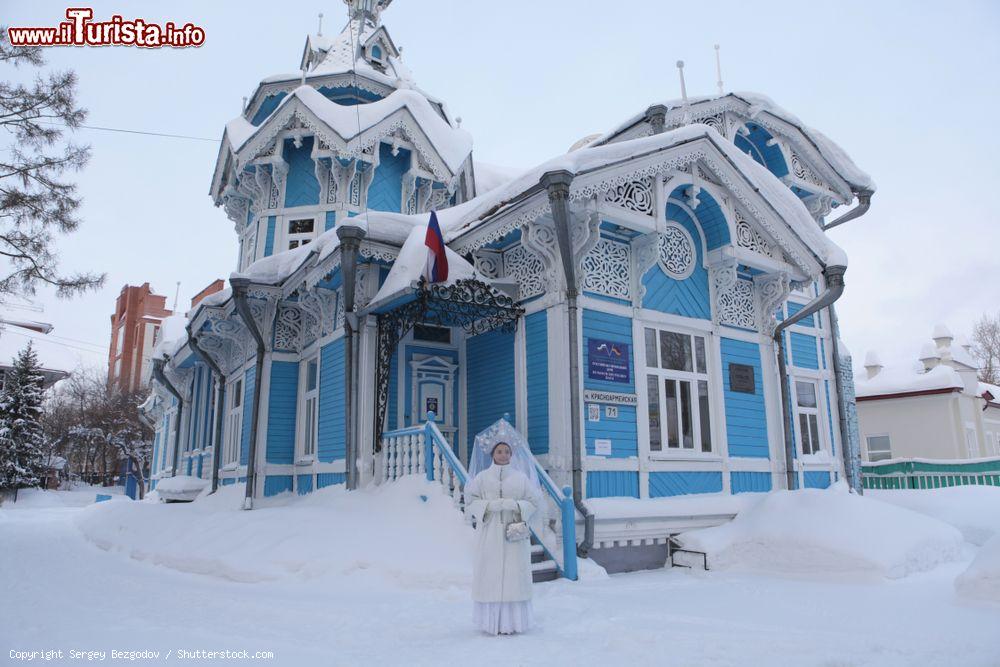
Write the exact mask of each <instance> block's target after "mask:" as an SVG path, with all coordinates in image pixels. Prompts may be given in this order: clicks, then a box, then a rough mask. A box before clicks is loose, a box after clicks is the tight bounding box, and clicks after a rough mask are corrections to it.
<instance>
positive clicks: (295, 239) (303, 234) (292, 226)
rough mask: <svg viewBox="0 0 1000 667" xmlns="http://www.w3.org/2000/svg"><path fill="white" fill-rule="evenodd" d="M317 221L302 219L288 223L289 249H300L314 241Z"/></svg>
mask: <svg viewBox="0 0 1000 667" xmlns="http://www.w3.org/2000/svg"><path fill="white" fill-rule="evenodd" d="M315 227H316V221H315V220H314V219H313V218H300V219H297V220H289V221H288V249H289V250H291V249H292V248H298V247H299V246H304V245H305V244H307V243H309V242H310V241H312V237H313V230H314V229H315Z"/></svg>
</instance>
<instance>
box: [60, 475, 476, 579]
mask: <svg viewBox="0 0 1000 667" xmlns="http://www.w3.org/2000/svg"><path fill="white" fill-rule="evenodd" d="M244 494H245V486H244V485H233V486H226V487H223V488H222V489H220V490H219V492H218V493H216V494H214V495H203V496H201V497H199V498H198V499H197V500H195V501H194V502H192V503H187V504H164V503H147V502H144V503H101V504H98V505H94V506H93V507H88V508H86V509H85V510H83V511H82V512H81V513H80V516H79V517H78V518H77V525H78V527H79V528H80V530H81V531H82V532H83V534H84V535H85V536H86V537H87V538H88V539H89V540H91V541H92V542H94V543H95V544H97V545H98V546H100V547H101V548H103V549H107V550H112V551H119V552H122V553H125V554H128V555H129V556H131V557H132V558H136V559H140V560H147V561H151V562H154V563H157V564H161V565H164V566H167V567H170V568H174V569H177V570H182V571H186V572H194V573H200V574H206V575H211V576H215V577H221V578H225V579H230V580H234V581H242V582H255V581H265V580H275V579H280V578H283V577H290V576H294V577H304V578H315V577H324V576H344V575H351V576H355V575H358V574H374V575H376V576H381V577H384V578H388V579H390V580H393V581H394V582H395V583H396V584H397V585H399V586H402V587H430V588H447V587H449V586H454V585H457V586H467V585H468V584H469V583H470V582H471V579H472V549H473V541H472V540H473V530H472V528H471V527H470V526H469V525H467V524H466V523H465V522H464V520H463V517H462V515H461V514H460V513H459V512H458V511H456V510H455V509H454V508H453V507H452V505H451V499H450V498H448V497H446V496H445V495H444V494H443V493H442V492H441V490H440V486H439V485H437V484H434V483H429V482H427V480H426V479H424V478H423V477H420V476H410V477H407V478H404V479H402V480H400V481H398V482H396V483H394V484H388V485H385V486H381V487H373V488H370V489H364V490H360V491H355V492H351V493H348V492H346V491H345V490H344V488H343V486H333V487H328V488H326V489H320V490H318V491H316V492H314V493H311V494H309V495H306V496H301V497H296V496H293V495H292V494H290V493H286V494H282V495H281V496H276V497H274V498H269V499H265V500H258V501H257V505H256V509H254V510H252V511H244V510H242V509H240V508H241V507H242V504H243V498H244ZM421 495H423V496H426V497H427V501H426V502H424V501H422V500H421Z"/></svg>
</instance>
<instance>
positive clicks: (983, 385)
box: [979, 382, 1000, 403]
mask: <svg viewBox="0 0 1000 667" xmlns="http://www.w3.org/2000/svg"><path fill="white" fill-rule="evenodd" d="M987 392H989V393H990V395H992V396H993V398H991V399H990V403H1000V387H998V386H997V385H995V384H990V383H989V382H980V383H979V395H980V396H982V395H983V394H985V393H987Z"/></svg>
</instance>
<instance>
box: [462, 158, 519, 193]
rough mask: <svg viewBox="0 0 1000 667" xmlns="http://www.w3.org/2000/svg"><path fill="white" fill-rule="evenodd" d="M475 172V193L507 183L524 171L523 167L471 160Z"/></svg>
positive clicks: (487, 190)
mask: <svg viewBox="0 0 1000 667" xmlns="http://www.w3.org/2000/svg"><path fill="white" fill-rule="evenodd" d="M473 167H474V170H475V172H476V194H483V193H485V192H489V191H490V190H493V189H495V188H498V187H500V186H501V185H504V184H505V183H509V182H510V181H512V180H514V179H515V178H517V177H518V176H520V175H521V173H522V172H523V171H524V170H523V169H512V168H510V167H501V166H499V165H495V164H490V163H489V162H480V161H479V160H474V161H473Z"/></svg>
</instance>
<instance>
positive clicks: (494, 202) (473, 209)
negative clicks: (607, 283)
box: [438, 123, 847, 266]
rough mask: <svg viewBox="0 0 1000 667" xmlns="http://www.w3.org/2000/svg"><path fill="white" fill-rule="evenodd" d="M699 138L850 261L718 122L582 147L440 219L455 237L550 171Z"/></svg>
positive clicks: (818, 247) (786, 217) (592, 165)
mask: <svg viewBox="0 0 1000 667" xmlns="http://www.w3.org/2000/svg"><path fill="white" fill-rule="evenodd" d="M699 138H706V139H709V140H711V141H712V143H713V144H715V146H716V147H717V148H718V149H719V150H720V151H721V152H722V153H723V154H724V155H725V156H726V157H727V158H728V159H729V160H730V161H731V162H732V163H733V164H735V165H736V167H737V168H738V169H739V170H740V171H741V172H742V174H743V175H744V176H745V177H746V178H747V180H748V181H749V182H750V184H751V185H752V186H753V188H754V189H755V190H757V191H758V192H759V193H760V194H761V195H762V196H763V197H764V198H765V199H766V200H767V201H768V203H769V204H770V205H771V206H772V207H774V209H775V210H776V211H777V213H778V215H779V217H780V218H781V219H782V220H783V221H784V222H785V223H786V224H788V225H789V226H790V227H791V228H792V229H793V230H794V231H795V233H796V234H797V235H798V237H799V238H800V239H801V240H802V242H803V243H805V244H806V245H807V246H808V247H809V248H810V250H812V251H813V252H814V253H815V254H816V256H817V257H819V259H820V261H821V262H822V263H823V264H824V265H827V266H830V265H842V266H846V265H847V255H846V253H844V251H843V250H841V249H840V247H838V246H837V245H836V244H835V243H833V242H832V241H831V240H830V239H829V238H828V237H827V236H826V235H825V234H824V233H823V232H822V230H820V228H819V226H818V225H817V224H816V221H815V220H814V219H813V217H812V216H811V215H810V214H809V211H808V210H807V209H806V208H805V206H804V205H803V204H802V201H801V200H800V199H799V198H798V197H797V196H796V195H795V193H793V192H792V191H791V190H790V189H788V188H787V187H785V185H784V184H783V183H781V182H780V181H778V180H777V179H776V178H775V177H774V175H773V174H771V172H769V171H768V170H767V169H766V168H765V167H763V166H761V165H759V164H758V163H757V162H756V161H754V160H753V158H751V157H749V156H747V155H745V154H744V153H743V152H741V151H740V150H739V149H738V148H736V146H735V145H733V144H732V143H731V142H729V141H727V140H726V139H725V138H724V137H722V135H720V134H719V133H718V132H716V131H715V130H714V129H713V128H711V127H709V126H708V125H701V124H697V123H695V124H691V125H686V126H684V127H679V128H677V129H675V130H671V131H668V132H663V133H661V134H656V135H653V136H649V137H641V138H638V139H629V140H626V141H620V142H615V143H611V144H605V145H602V146H591V147H588V148H582V149H580V150H576V151H573V152H571V153H566V154H564V155H560V156H558V157H555V158H553V159H551V160H548V161H547V162H543V163H542V164H540V165H538V166H536V167H534V168H532V169H529V170H527V171H525V172H523V173H522V174H521V175H520V176H518V177H517V178H515V179H513V180H510V181H508V182H507V183H506V184H505V185H502V186H499V187H495V188H493V189H492V190H490V191H489V192H486V193H484V194H482V195H480V196H478V197H476V198H475V199H472V200H470V201H468V202H466V203H464V204H460V205H458V206H454V207H452V208H449V209H445V210H443V211H440V212H439V213H438V219H439V221H440V223H441V229H442V231H443V232H444V235H445V240H446V241H448V242H450V241H452V240H454V239H455V238H457V237H459V236H461V235H462V234H465V233H467V232H469V231H471V230H473V229H475V228H476V227H477V226H478V225H479V224H480V223H481V222H482V221H483V219H485V218H486V217H488V216H490V215H493V214H494V213H496V212H499V211H500V210H501V209H503V208H504V207H505V206H507V205H509V204H511V203H513V202H515V201H518V200H520V199H521V198H522V197H523V196H524V195H526V194H527V193H529V192H530V191H539V190H538V183H539V179H540V178H541V177H542V175H543V174H545V173H546V172H549V171H556V170H566V171H569V172H571V173H573V174H577V175H579V174H582V173H585V172H589V171H593V170H597V169H600V168H603V167H608V166H611V165H614V164H616V163H619V162H622V161H624V160H628V159H630V158H634V157H637V156H641V155H645V154H648V153H652V152H655V151H658V150H664V149H667V148H670V147H672V146H675V145H678V144H682V143H685V142H689V141H694V140H696V139H699Z"/></svg>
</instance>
